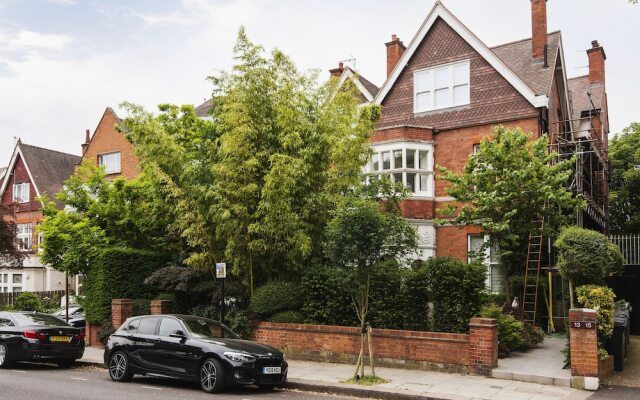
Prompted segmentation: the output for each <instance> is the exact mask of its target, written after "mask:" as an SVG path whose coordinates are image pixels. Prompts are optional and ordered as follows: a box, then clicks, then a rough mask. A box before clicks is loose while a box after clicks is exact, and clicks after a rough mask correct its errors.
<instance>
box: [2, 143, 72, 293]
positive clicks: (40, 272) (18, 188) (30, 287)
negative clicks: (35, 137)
mask: <svg viewBox="0 0 640 400" xmlns="http://www.w3.org/2000/svg"><path fill="white" fill-rule="evenodd" d="M79 161H80V157H78V156H75V155H72V154H67V153H61V152H58V151H54V150H48V149H43V148H41V147H36V146H30V145H27V144H24V143H22V142H20V141H18V142H17V144H16V146H15V149H14V151H13V155H12V156H11V160H10V162H9V166H8V168H7V169H6V171H5V172H4V173H3V175H4V176H3V177H2V178H0V181H1V182H2V183H1V184H0V201H1V202H2V205H3V206H5V207H6V208H7V209H8V213H7V214H6V215H5V216H4V218H8V219H10V220H11V221H13V222H14V223H15V224H16V227H17V240H18V245H19V247H20V249H21V250H22V251H24V252H25V256H26V257H25V259H24V261H23V265H22V267H13V266H8V265H0V292H35V291H50V290H62V289H64V287H65V278H64V274H63V273H62V272H59V271H56V270H54V269H53V268H51V267H49V266H46V265H43V264H42V263H41V262H40V257H39V256H38V244H39V243H40V236H39V235H38V234H37V231H36V227H37V226H38V224H39V223H40V222H41V221H42V219H43V215H42V203H41V202H40V201H39V200H38V196H45V195H47V196H49V197H51V198H54V196H55V195H56V194H57V193H58V192H59V191H60V189H62V187H63V184H64V181H65V180H66V179H67V178H68V177H69V176H70V175H71V174H72V173H73V170H74V167H75V165H76V164H77V163H78V162H79ZM55 202H56V205H57V206H58V208H63V207H64V205H63V204H62V203H61V202H60V201H58V200H55Z"/></svg>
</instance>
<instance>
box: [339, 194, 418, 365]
mask: <svg viewBox="0 0 640 400" xmlns="http://www.w3.org/2000/svg"><path fill="white" fill-rule="evenodd" d="M416 244H417V233H416V230H415V228H414V227H412V226H411V225H410V224H409V223H408V222H407V221H406V220H405V219H403V218H402V216H401V215H400V214H399V213H394V212H384V211H382V210H381V205H380V203H379V201H378V200H377V199H371V198H367V197H360V196H353V197H350V198H348V199H347V200H346V201H345V202H344V204H342V205H341V206H340V207H338V208H337V209H336V210H335V212H334V214H333V218H332V219H331V221H329V223H328V225H327V233H326V254H327V257H328V258H329V260H330V261H331V262H333V263H334V265H336V266H338V267H342V268H345V269H348V270H351V271H352V273H353V274H354V276H355V285H356V287H355V288H354V290H353V294H352V301H353V305H354V307H355V311H356V314H357V317H358V321H359V323H360V327H361V328H362V334H361V340H360V353H359V356H358V362H357V363H356V371H355V373H354V378H355V376H356V375H357V374H358V370H359V369H361V375H362V376H364V344H365V335H366V328H367V321H368V319H367V318H368V314H369V304H370V303H369V302H370V297H371V293H370V287H371V273H372V269H373V267H374V265H375V264H376V263H377V262H379V261H381V260H383V259H392V260H393V259H396V260H397V259H400V258H402V257H406V256H408V255H409V254H410V253H411V252H413V251H415V248H416ZM369 348H370V350H369V356H370V357H371V364H370V365H371V366H372V374H373V375H374V376H375V369H374V368H373V362H372V361H373V355H372V354H371V350H372V346H371V338H369Z"/></svg>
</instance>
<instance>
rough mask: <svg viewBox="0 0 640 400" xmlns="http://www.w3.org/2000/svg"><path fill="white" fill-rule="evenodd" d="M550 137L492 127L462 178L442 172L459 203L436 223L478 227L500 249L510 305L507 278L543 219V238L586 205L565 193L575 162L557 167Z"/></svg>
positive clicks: (559, 163)
mask: <svg viewBox="0 0 640 400" xmlns="http://www.w3.org/2000/svg"><path fill="white" fill-rule="evenodd" d="M548 149H549V140H548V138H547V136H546V135H544V136H541V137H540V138H538V139H536V140H533V138H532V135H531V134H529V133H525V132H524V131H522V130H521V129H520V128H515V129H509V128H505V127H503V126H496V127H494V128H493V129H492V130H491V132H490V134H489V135H488V136H487V137H485V138H484V139H483V140H482V141H481V142H480V151H479V152H478V153H477V154H472V155H470V156H469V160H468V162H467V164H466V165H465V167H464V170H463V171H462V172H455V171H452V170H448V169H447V168H444V167H441V166H439V167H438V170H439V171H440V172H441V176H440V178H442V179H443V180H445V181H447V182H448V183H449V185H448V186H447V188H446V190H447V192H448V193H449V194H450V195H451V196H452V197H453V198H454V199H455V200H456V203H452V204H449V205H448V206H446V207H444V208H443V209H441V210H439V211H441V212H442V213H443V214H444V216H446V217H447V218H446V219H439V220H437V222H438V223H457V224H469V225H478V226H480V227H482V229H483V231H484V232H485V233H486V234H488V235H490V237H491V240H492V241H493V243H495V244H497V247H498V249H499V250H498V255H499V257H500V262H501V264H502V266H503V268H502V269H503V281H504V290H505V296H506V301H507V304H511V290H510V286H509V277H510V276H511V274H512V273H513V272H515V271H516V270H518V269H522V268H523V265H524V262H525V258H526V245H527V239H528V236H529V232H530V231H531V230H533V229H536V228H537V229H539V223H536V222H535V221H536V220H539V219H540V217H541V216H544V217H545V228H546V229H545V234H549V233H550V231H551V228H552V227H557V226H562V225H564V224H566V223H567V222H568V221H569V220H570V219H571V218H573V217H574V216H575V215H576V212H577V211H578V210H580V209H581V208H583V207H584V205H585V202H584V200H583V199H581V198H580V197H576V196H574V195H573V194H572V193H571V192H569V191H567V190H566V189H565V185H566V184H567V182H568V180H569V177H570V176H571V165H572V160H565V161H557V154H555V153H553V152H549V150H548Z"/></svg>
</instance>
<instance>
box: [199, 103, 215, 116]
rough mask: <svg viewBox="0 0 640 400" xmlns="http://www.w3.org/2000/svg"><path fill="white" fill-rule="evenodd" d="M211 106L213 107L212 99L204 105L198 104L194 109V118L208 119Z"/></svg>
mask: <svg viewBox="0 0 640 400" xmlns="http://www.w3.org/2000/svg"><path fill="white" fill-rule="evenodd" d="M212 106H213V100H212V99H209V100H207V101H205V102H204V103H202V104H200V105H199V106H198V107H196V117H199V118H207V117H209V111H211V107H212Z"/></svg>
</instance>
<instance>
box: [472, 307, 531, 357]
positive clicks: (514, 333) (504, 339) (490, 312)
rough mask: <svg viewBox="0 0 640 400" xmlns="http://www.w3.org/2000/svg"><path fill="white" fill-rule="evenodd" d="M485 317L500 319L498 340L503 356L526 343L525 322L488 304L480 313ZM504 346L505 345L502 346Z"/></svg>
mask: <svg viewBox="0 0 640 400" xmlns="http://www.w3.org/2000/svg"><path fill="white" fill-rule="evenodd" d="M479 315H480V316H481V317H483V318H494V319H496V320H497V321H498V340H499V341H500V347H501V348H502V349H501V350H502V351H501V353H502V354H501V356H504V355H506V354H508V353H509V352H511V351H515V350H520V349H522V348H523V346H524V345H525V340H524V338H523V335H522V332H523V330H524V324H523V323H522V321H519V320H517V319H516V318H515V317H514V316H513V315H511V314H505V313H503V312H502V309H501V308H500V307H497V306H487V307H484V308H483V309H482V311H481V312H480V314H479ZM502 346H504V347H502Z"/></svg>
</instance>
